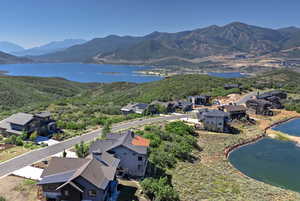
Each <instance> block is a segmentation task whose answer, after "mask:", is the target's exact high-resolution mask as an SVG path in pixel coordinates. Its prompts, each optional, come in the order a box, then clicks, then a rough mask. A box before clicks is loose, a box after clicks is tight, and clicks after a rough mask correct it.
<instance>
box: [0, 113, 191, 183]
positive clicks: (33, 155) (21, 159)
mask: <svg viewBox="0 0 300 201" xmlns="http://www.w3.org/2000/svg"><path fill="white" fill-rule="evenodd" d="M187 116H188V115H185V114H182V115H170V116H163V117H156V118H146V119H140V120H134V121H129V122H123V123H119V124H114V125H113V126H112V131H113V132H115V131H119V130H126V129H130V128H133V127H137V126H142V125H146V124H152V123H156V122H162V121H169V120H177V119H181V118H186V117H187ZM101 131H102V129H97V130H94V131H91V132H89V133H86V134H83V135H81V136H76V137H74V138H71V139H68V140H65V141H63V142H60V143H58V144H54V145H51V146H48V147H45V148H41V149H37V150H33V151H31V152H28V153H25V154H23V155H20V156H18V157H15V158H13V159H10V160H8V161H5V162H3V163H0V178H1V177H3V176H6V175H9V174H11V173H12V172H14V171H16V170H18V169H21V168H23V167H26V166H28V165H31V164H33V163H36V162H39V161H41V160H43V159H45V158H48V157H50V156H52V155H54V154H57V153H60V152H62V151H64V150H66V149H69V148H71V147H73V146H74V145H76V144H78V143H80V142H81V141H84V142H88V141H91V140H93V139H95V138H97V137H99V136H100V135H101Z"/></svg>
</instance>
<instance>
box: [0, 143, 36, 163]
mask: <svg viewBox="0 0 300 201" xmlns="http://www.w3.org/2000/svg"><path fill="white" fill-rule="evenodd" d="M28 151H30V150H29V149H26V148H24V147H21V146H16V147H12V148H9V149H6V150H4V151H1V152H0V162H4V161H7V160H9V159H12V158H14V157H16V156H19V155H21V154H24V153H26V152H28Z"/></svg>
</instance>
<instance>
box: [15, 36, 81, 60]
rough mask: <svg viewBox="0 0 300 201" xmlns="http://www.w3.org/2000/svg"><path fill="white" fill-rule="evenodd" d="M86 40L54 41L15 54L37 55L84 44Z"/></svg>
mask: <svg viewBox="0 0 300 201" xmlns="http://www.w3.org/2000/svg"><path fill="white" fill-rule="evenodd" d="M85 42H86V40H84V39H64V40H62V41H52V42H50V43H47V44H45V45H41V46H38V47H34V48H30V49H26V50H23V51H15V52H14V54H15V55H17V56H37V55H42V54H47V53H52V52H56V51H61V50H64V49H66V48H69V47H71V46H74V45H78V44H83V43H85Z"/></svg>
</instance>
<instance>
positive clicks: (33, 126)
mask: <svg viewBox="0 0 300 201" xmlns="http://www.w3.org/2000/svg"><path fill="white" fill-rule="evenodd" d="M42 128H45V130H46V133H45V135H48V134H51V133H54V132H56V130H57V128H56V123H55V121H54V120H52V119H51V114H50V113H49V112H42V113H38V114H35V115H32V114H27V113H21V112H20V113H16V114H13V115H11V116H10V117H8V118H6V119H4V120H2V121H0V132H1V133H2V134H3V135H5V136H9V135H21V134H22V133H23V132H26V133H32V132H35V131H38V132H39V131H41V129H42Z"/></svg>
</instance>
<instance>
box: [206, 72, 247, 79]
mask: <svg viewBox="0 0 300 201" xmlns="http://www.w3.org/2000/svg"><path fill="white" fill-rule="evenodd" d="M207 74H208V75H210V76H215V77H222V78H240V77H246V75H244V74H242V73H240V72H229V73H215V72H211V73H207Z"/></svg>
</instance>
